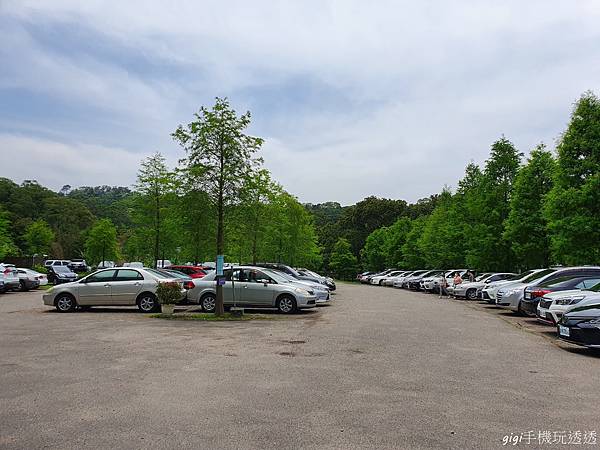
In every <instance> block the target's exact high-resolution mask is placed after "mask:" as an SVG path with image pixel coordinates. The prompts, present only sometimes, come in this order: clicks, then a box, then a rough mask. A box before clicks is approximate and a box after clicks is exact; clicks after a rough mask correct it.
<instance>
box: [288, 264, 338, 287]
mask: <svg viewBox="0 0 600 450" xmlns="http://www.w3.org/2000/svg"><path fill="white" fill-rule="evenodd" d="M296 270H297V271H298V273H299V274H300V275H303V276H312V277H315V278H318V279H319V280H320V281H324V282H325V285H326V286H327V287H328V288H329V289H330V290H331V291H335V289H336V285H335V280H334V279H333V278H331V277H326V276H323V275H320V274H318V273H317V272H315V271H313V270H309V269H305V268H298V269H296Z"/></svg>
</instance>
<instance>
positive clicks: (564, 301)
mask: <svg viewBox="0 0 600 450" xmlns="http://www.w3.org/2000/svg"><path fill="white" fill-rule="evenodd" d="M584 298H585V295H579V296H577V297H562V298H557V299H556V300H555V301H554V304H556V305H574V304H575V303H579V302H580V301H581V300H583V299H584Z"/></svg>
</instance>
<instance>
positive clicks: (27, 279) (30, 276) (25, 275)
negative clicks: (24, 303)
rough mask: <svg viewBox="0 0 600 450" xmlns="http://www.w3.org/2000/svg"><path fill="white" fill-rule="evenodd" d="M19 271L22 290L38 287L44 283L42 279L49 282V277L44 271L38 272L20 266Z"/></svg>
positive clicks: (46, 282)
mask: <svg viewBox="0 0 600 450" xmlns="http://www.w3.org/2000/svg"><path fill="white" fill-rule="evenodd" d="M17 272H18V273H19V281H20V282H21V290H22V291H28V290H30V289H37V288H38V287H40V286H41V285H42V281H44V284H48V277H47V276H46V275H44V274H42V273H39V272H36V271H35V270H31V269H24V268H22V267H18V268H17Z"/></svg>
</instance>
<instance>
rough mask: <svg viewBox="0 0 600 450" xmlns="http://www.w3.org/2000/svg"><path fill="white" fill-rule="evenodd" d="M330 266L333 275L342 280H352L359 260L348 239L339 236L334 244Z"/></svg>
mask: <svg viewBox="0 0 600 450" xmlns="http://www.w3.org/2000/svg"><path fill="white" fill-rule="evenodd" d="M329 266H330V268H331V271H332V273H333V275H334V276H335V277H336V278H339V279H341V280H351V279H353V278H354V276H355V275H356V271H357V270H358V261H357V259H356V256H354V254H353V253H352V247H351V246H350V243H349V242H348V241H347V240H346V239H344V238H339V239H338V241H337V242H336V243H335V245H334V246H333V251H332V252H331V259H330V263H329Z"/></svg>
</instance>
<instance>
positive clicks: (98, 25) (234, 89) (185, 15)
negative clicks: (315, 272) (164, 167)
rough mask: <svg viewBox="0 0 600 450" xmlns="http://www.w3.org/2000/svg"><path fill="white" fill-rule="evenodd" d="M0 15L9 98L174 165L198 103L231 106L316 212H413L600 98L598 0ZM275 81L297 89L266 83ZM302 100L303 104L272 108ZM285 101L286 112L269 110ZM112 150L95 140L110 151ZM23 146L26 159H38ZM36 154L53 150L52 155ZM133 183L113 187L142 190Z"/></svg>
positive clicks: (51, 5) (49, 9)
mask: <svg viewBox="0 0 600 450" xmlns="http://www.w3.org/2000/svg"><path fill="white" fill-rule="evenodd" d="M0 8H3V12H4V14H5V15H6V17H10V18H11V19H14V20H11V21H12V22H14V25H13V26H12V27H11V33H5V34H4V35H3V40H2V41H0V55H1V56H2V59H3V60H8V61H11V62H12V64H11V65H10V69H9V70H7V71H6V72H5V73H7V74H8V75H7V76H6V75H5V76H2V75H1V74H0V86H5V87H10V86H12V87H15V86H19V87H21V88H23V89H27V90H30V91H33V92H43V93H44V94H47V95H51V96H54V97H55V98H59V99H63V100H64V99H67V100H68V101H73V102H75V103H77V104H81V105H88V106H90V107H96V108H100V109H102V110H103V111H105V115H106V117H110V118H112V119H113V120H115V121H118V122H119V123H126V124H127V126H129V127H131V129H132V130H135V131H136V133H135V135H136V136H140V140H141V141H140V142H139V144H138V145H135V148H130V147H129V143H128V144H127V145H125V144H124V145H123V147H124V148H123V150H120V152H123V153H125V154H127V155H129V156H132V155H133V156H135V157H136V158H138V159H139V153H138V154H137V155H134V151H139V150H136V149H140V148H144V149H145V148H148V149H149V151H154V150H156V149H158V150H162V151H165V152H166V153H168V154H169V155H170V158H171V160H172V161H176V159H177V158H178V157H179V156H181V153H180V151H179V150H178V149H177V147H176V146H175V145H174V144H173V143H171V142H170V140H169V137H168V134H169V132H170V131H172V130H173V129H174V128H175V126H176V125H177V123H179V122H185V121H187V120H189V119H191V114H192V112H193V111H194V110H196V108H197V107H198V106H199V105H200V104H202V103H204V104H206V102H210V101H211V99H212V98H213V97H214V96H216V95H229V96H230V98H231V100H232V102H233V104H234V105H236V107H238V109H245V108H248V109H250V110H252V111H254V112H255V113H254V114H253V120H254V126H253V130H254V129H259V130H260V133H261V134H262V135H263V136H264V137H266V138H267V143H266V144H265V148H264V150H263V154H264V156H265V159H266V165H267V166H268V167H269V168H271V170H272V171H273V174H274V177H275V178H276V179H278V180H279V181H280V182H281V183H282V184H283V185H284V186H285V187H286V188H287V189H288V190H289V191H291V192H292V193H294V194H296V195H297V196H299V197H300V199H301V200H304V201H312V202H318V201H326V200H337V201H340V202H342V203H352V202H355V201H358V200H360V199H361V198H363V197H365V196H367V195H379V196H388V197H394V198H406V199H408V200H416V199H417V198H419V197H424V196H428V195H430V194H432V193H435V192H439V190H440V189H441V188H442V186H444V185H446V184H448V185H454V186H455V185H456V183H457V181H458V179H459V178H460V177H461V176H462V174H463V169H464V167H465V166H466V164H467V163H468V162H469V161H471V160H475V161H476V162H483V161H484V160H485V158H486V156H487V154H488V150H489V147H490V145H491V143H492V142H493V141H494V140H495V139H497V138H498V137H500V135H502V134H505V135H506V136H507V137H508V138H509V139H511V140H512V141H513V142H514V143H515V144H516V145H517V146H518V148H519V149H520V150H521V151H528V150H529V149H531V148H532V147H534V146H535V145H536V144H537V143H538V142H539V141H542V140H543V141H545V142H546V143H547V144H550V145H551V144H553V142H554V139H555V138H556V137H557V136H558V135H559V133H560V132H561V131H562V130H563V129H564V127H565V125H566V123H567V121H568V116H569V113H570V105H571V103H572V102H573V101H574V100H575V99H576V98H577V97H578V96H579V95H580V94H581V93H582V92H583V91H585V90H587V89H594V90H596V91H597V92H600V81H599V80H600V58H599V50H598V48H597V42H598V41H599V39H600V28H599V27H598V26H597V24H598V23H599V22H600V3H599V2H597V1H595V0H578V1H577V2H565V1H562V0H530V1H527V2H522V1H517V0H510V1H503V2H492V1H469V0H464V1H456V2H443V1H431V0H430V1H422V2H414V1H400V2H398V1H391V0H390V1H382V2H375V3H373V2H371V3H369V2H364V1H359V0H356V1H335V0H331V1H317V0H314V1H303V2H270V1H254V2H245V1H235V2H218V1H204V2H192V1H190V2H177V3H176V4H175V5H173V6H170V7H166V6H165V4H164V3H163V2H150V1H143V2H142V1H128V2H117V3H113V4H112V5H111V7H110V8H107V7H106V3H105V2H103V1H94V0H89V1H85V2H80V1H75V0H73V1H53V2H39V1H23V0H21V1H16V0H14V1H5V2H4V3H3V6H0ZM48 23H50V24H62V25H65V26H68V25H69V24H77V26H80V27H87V28H89V29H93V30H94V31H95V33H97V34H98V35H100V36H103V37H104V38H106V39H108V40H109V41H110V42H112V43H113V44H114V45H115V47H116V48H118V49H121V50H123V52H125V54H126V53H127V52H134V53H136V54H139V55H142V56H144V57H148V58H151V59H152V60H154V61H156V62H157V63H164V64H165V65H173V67H175V68H177V70H178V71H181V73H183V74H185V76H184V77H175V76H173V77H171V78H169V77H165V76H157V75H155V74H153V73H147V74H144V73H142V74H140V73H134V72H132V71H129V70H128V69H127V68H126V67H123V65H122V64H120V63H118V62H116V61H111V60H110V59H106V58H105V57H100V56H98V55H94V54H93V53H90V54H89V55H87V56H86V57H85V58H82V56H81V55H71V54H69V53H68V52H50V53H49V52H48V51H47V43H46V45H40V43H39V42H36V41H35V40H34V39H33V38H32V37H31V36H30V35H29V33H28V32H27V27H26V26H25V25H23V26H22V27H21V26H20V25H19V24H29V26H34V27H35V26H37V25H40V24H48ZM290 80H291V81H290ZM294 80H309V81H310V83H309V85H316V86H318V87H319V89H322V90H323V91H326V92H330V93H331V95H323V97H322V98H321V97H319V95H320V94H319V93H320V90H316V91H315V92H312V93H311V92H307V93H306V96H307V97H308V96H310V98H302V95H303V94H304V91H302V90H300V88H299V87H298V92H300V94H298V92H295V91H294V89H295V87H296V84H295V83H294ZM279 85H282V86H285V89H279V90H278V89H274V90H273V91H270V90H269V89H266V90H265V89H264V88H265V87H273V86H275V87H277V86H279ZM304 89H308V88H306V87H305V88H304ZM263 92H266V93H263ZM274 93H276V94H274ZM293 94H297V95H298V96H299V98H298V99H297V100H295V101H296V102H297V104H294V103H291V104H289V105H287V103H286V102H280V101H278V99H277V98H275V99H269V100H270V102H269V101H266V99H265V98H263V96H269V95H271V96H272V95H281V96H286V95H288V96H290V97H292V95H293ZM311 94H312V95H311ZM294 98H295V96H294ZM273 103H275V104H279V103H286V105H287V107H286V108H285V109H282V110H279V109H276V110H270V109H269V106H264V105H265V104H266V105H271V104H273ZM256 110H258V111H260V113H256ZM0 119H2V118H0ZM3 122H6V120H4V121H1V120H0V130H1V127H2V123H3ZM45 126H48V124H45ZM88 126H89V128H90V137H88V138H87V139H86V137H85V129H84V130H80V136H78V140H79V141H80V142H86V144H85V145H84V144H80V145H78V146H69V145H68V144H64V145H66V146H67V147H68V148H70V149H71V150H70V151H71V152H74V153H77V152H83V151H84V150H82V148H83V147H87V146H89V144H90V142H97V141H98V138H97V137H96V135H94V137H93V138H92V137H91V134H92V133H91V130H94V131H96V130H95V125H94V122H93V121H90V123H89V125H88ZM21 128H22V129H23V130H25V129H30V128H31V124H24V125H23V126H22V127H21ZM64 134H68V133H66V132H65V133H64ZM108 134H110V133H108ZM110 137H111V138H117V139H116V140H117V141H118V138H119V136H110ZM114 140H115V139H112V140H110V139H108V137H107V141H106V142H110V145H108V144H106V142H104V141H103V140H102V139H100V142H98V144H99V145H106V146H108V147H114V146H115V145H113V144H114ZM21 142H22V143H24V142H25V141H23V140H21ZM31 142H36V141H35V140H32V141H31ZM55 144H56V145H59V144H58V143H55ZM32 145H33V144H32ZM4 148H5V147H2V149H1V150H0V151H2V152H4ZM20 148H21V151H22V152H23V155H26V154H30V153H32V152H33V151H34V150H31V151H29V153H28V150H27V147H26V146H25V145H22V146H21V147H20ZM36 148H38V150H35V151H37V152H38V154H37V155H38V156H39V152H40V151H42V152H43V150H39V149H40V148H42V147H40V146H38V147H36ZM119 154H121V153H119ZM72 158H73V159H74V160H75V156H74V155H73V154H72ZM50 159H51V158H50ZM84 163H86V164H84ZM48 164H49V166H48V167H46V168H45V169H44V168H42V166H39V167H40V170H41V171H42V172H43V173H45V174H46V176H48V177H53V178H56V179H61V178H63V176H62V175H64V174H62V173H61V172H60V168H59V167H55V166H53V165H51V162H48ZM78 164H79V163H78ZM81 164H82V165H81V168H80V169H77V170H76V169H74V170H73V173H83V172H85V171H91V172H90V174H88V175H87V176H86V177H87V179H88V180H95V179H100V178H101V177H102V176H103V175H102V173H100V172H99V169H98V168H97V166H95V165H94V164H89V163H88V162H87V161H81ZM42 169H43V170H42ZM22 170H23V171H27V169H26V168H23V169H22ZM53 171H57V173H54V172H53ZM134 173H135V171H132V172H127V171H125V170H123V171H122V172H117V173H113V174H111V176H113V175H114V176H115V180H116V181H115V183H119V184H131V183H132V182H133V177H132V175H131V174H134ZM119 176H122V177H123V178H122V179H121V181H118V177H119ZM23 177H25V178H34V176H25V175H23ZM69 183H70V184H74V181H72V180H71V181H69ZM84 184H93V183H92V182H91V181H90V182H86V183H84Z"/></svg>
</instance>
